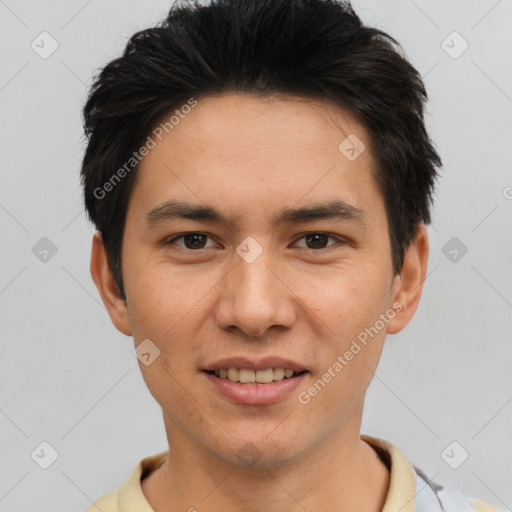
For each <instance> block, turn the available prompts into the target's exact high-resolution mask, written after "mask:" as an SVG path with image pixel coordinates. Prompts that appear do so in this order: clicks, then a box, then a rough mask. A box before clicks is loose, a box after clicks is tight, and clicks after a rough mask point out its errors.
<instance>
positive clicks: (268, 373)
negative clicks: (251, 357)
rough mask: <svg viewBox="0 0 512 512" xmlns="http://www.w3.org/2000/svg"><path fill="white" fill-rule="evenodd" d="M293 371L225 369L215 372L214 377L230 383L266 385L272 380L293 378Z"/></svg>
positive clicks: (282, 369) (281, 369)
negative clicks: (227, 380)
mask: <svg viewBox="0 0 512 512" xmlns="http://www.w3.org/2000/svg"><path fill="white" fill-rule="evenodd" d="M293 373H294V372H293V370H290V369H284V368H268V369H266V370H257V371H255V370H252V369H250V368H226V369H224V368H223V369H222V370H215V375H216V376H217V377H220V378H221V379H229V380H230V381H231V382H241V383H250V382H259V383H260V384H267V383H269V382H272V381H274V380H283V379H284V378H285V377H286V378H290V377H292V376H293Z"/></svg>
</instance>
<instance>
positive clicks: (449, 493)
mask: <svg viewBox="0 0 512 512" xmlns="http://www.w3.org/2000/svg"><path fill="white" fill-rule="evenodd" d="M361 439H362V440H363V441H365V442H366V443H368V444H369V445H370V446H371V447H372V448H373V449H374V450H375V451H376V452H377V453H378V454H379V456H380V457H381V459H382V460H383V461H384V463H385V464H386V465H387V466H388V469H389V470H390V481H389V490H388V495H387V498H386V501H385V504H384V508H383V509H382V512H397V511H400V512H441V511H447V512H475V511H476V512H499V511H498V509H495V508H493V507H492V506H491V505H489V504H488V503H485V502H483V501H480V500H476V499H469V498H467V497H465V496H464V495H463V494H462V493H461V492H460V491H459V490H458V489H455V488H453V487H442V486H439V485H435V484H432V483H430V484H429V482H428V479H427V477H426V476H425V475H424V474H423V473H422V472H421V470H419V469H418V468H416V467H415V466H411V465H410V464H409V463H408V462H407V460H406V459H405V457H404V456H403V454H402V453H401V452H400V451H399V450H398V448H397V447H396V446H394V445H392V444H391V443H388V442H387V441H384V440H383V439H378V438H376V437H371V436H367V435H361ZM168 453H169V452H168V451H166V452H161V453H158V454H156V455H151V456H149V457H146V458H144V459H142V460H141V461H140V462H139V463H138V464H137V465H136V466H135V468H134V469H133V471H132V473H131V475H130V477H129V478H128V480H127V481H126V482H125V483H124V484H123V485H122V486H121V487H119V488H118V489H116V490H114V491H112V492H109V493H108V494H106V495H105V496H103V497H102V498H100V499H99V500H97V501H96V502H95V504H96V506H95V505H94V504H93V505H91V506H90V507H89V508H87V509H86V510H84V511H83V512H98V510H101V511H102V512H154V510H153V509H152V508H151V506H150V505H149V503H148V502H147V500H146V497H145V496H144V493H143V492H142V488H141V476H142V477H146V476H147V475H149V473H151V472H152V471H154V470H155V469H157V468H158V467H159V466H160V465H161V464H163V463H164V461H165V459H166V458H167V455H168Z"/></svg>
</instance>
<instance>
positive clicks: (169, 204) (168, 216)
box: [145, 200, 365, 229]
mask: <svg viewBox="0 0 512 512" xmlns="http://www.w3.org/2000/svg"><path fill="white" fill-rule="evenodd" d="M175 218H180V219H189V220H195V221H203V222H211V223H219V224H225V225H226V226H228V227H229V228H230V229H233V228H234V222H233V220H232V219H230V218H229V217H227V216H225V215H224V214H223V213H222V212H220V211H219V210H218V209H217V208H215V207H213V206H204V205H200V204H193V203H187V202H184V201H177V200H170V201H166V202H164V203H161V204H159V205H157V206H156V207H154V208H153V209H151V210H150V211H149V212H148V213H147V214H146V216H145V227H146V229H151V228H153V227H155V226H157V225H159V224H161V223H163V222H166V221H169V220H172V219H175ZM322 219H338V220H343V221H345V220H350V221H357V222H358V223H361V224H365V221H364V212H363V210H361V209H360V208H357V207H356V206H353V205H351V204H348V203H346V202H345V201H342V200H334V201H328V202H322V203H315V204H310V205H307V206H304V207H300V208H285V209H283V210H281V211H280V212H278V213H277V214H275V215H274V216H273V217H272V223H273V225H274V226H277V225H278V224H282V223H301V222H313V221H315V220H322Z"/></svg>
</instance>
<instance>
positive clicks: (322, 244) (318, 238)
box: [299, 233, 342, 249]
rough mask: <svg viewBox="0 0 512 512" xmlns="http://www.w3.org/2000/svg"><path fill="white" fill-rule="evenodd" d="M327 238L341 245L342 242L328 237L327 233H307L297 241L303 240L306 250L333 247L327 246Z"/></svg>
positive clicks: (330, 236)
mask: <svg viewBox="0 0 512 512" xmlns="http://www.w3.org/2000/svg"><path fill="white" fill-rule="evenodd" d="M329 238H330V239H332V240H335V241H336V240H337V241H338V242H340V243H342V240H340V239H339V238H337V237H334V236H332V235H328V234H327V233H307V234H306V235H304V236H302V237H301V238H299V240H303V239H305V241H306V247H305V248H306V249H326V248H328V247H330V246H332V245H334V244H331V245H327V243H328V240H329ZM308 244H309V245H308Z"/></svg>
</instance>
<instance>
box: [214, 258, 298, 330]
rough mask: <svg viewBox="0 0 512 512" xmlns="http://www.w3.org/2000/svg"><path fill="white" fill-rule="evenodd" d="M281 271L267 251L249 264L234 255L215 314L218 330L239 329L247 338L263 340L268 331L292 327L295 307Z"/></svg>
mask: <svg viewBox="0 0 512 512" xmlns="http://www.w3.org/2000/svg"><path fill="white" fill-rule="evenodd" d="M283 268H284V266H283V265H279V264H278V262H277V261H276V258H271V256H270V251H267V250H266V249H264V250H263V252H262V253H261V254H260V256H259V257H258V258H257V259H256V260H255V261H252V262H251V263H249V262H247V261H245V260H244V259H243V258H242V257H240V256H238V254H237V255H235V258H234V262H233V267H232V269H231V270H230V271H229V272H228V273H227V275H225V277H224V279H223V281H222V282H223V286H222V287H221V294H220V298H219V300H218V303H217V307H216V311H215V315H216V322H217V325H218V327H219V328H221V329H224V330H231V331H233V330H237V329H239V330H240V331H242V332H243V333H245V335H246V336H250V337H261V336H264V335H265V333H266V332H267V330H269V329H270V328H271V327H272V328H275V329H278V328H279V329H285V328H290V327H292V325H293V324H294V322H295V320H296V318H297V310H298V307H297V302H296V298H295V297H296V296H295V295H294V293H293V291H292V290H291V289H290V288H289V286H288V285H287V283H286V281H287V279H286V275H285V274H286V272H285V271H284V270H283Z"/></svg>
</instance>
